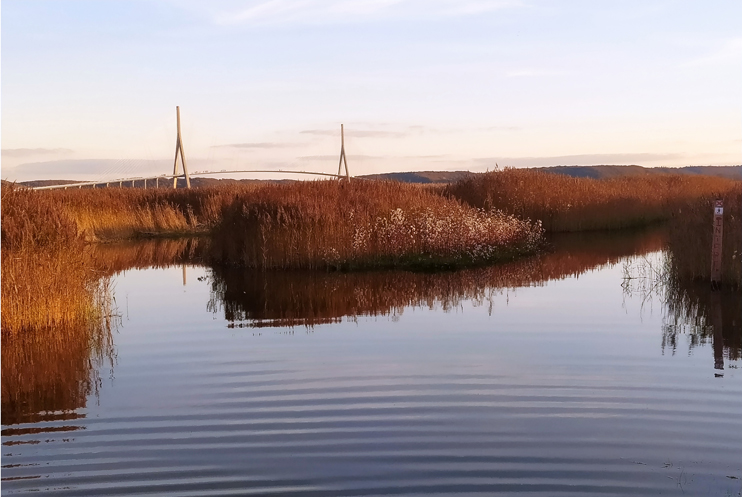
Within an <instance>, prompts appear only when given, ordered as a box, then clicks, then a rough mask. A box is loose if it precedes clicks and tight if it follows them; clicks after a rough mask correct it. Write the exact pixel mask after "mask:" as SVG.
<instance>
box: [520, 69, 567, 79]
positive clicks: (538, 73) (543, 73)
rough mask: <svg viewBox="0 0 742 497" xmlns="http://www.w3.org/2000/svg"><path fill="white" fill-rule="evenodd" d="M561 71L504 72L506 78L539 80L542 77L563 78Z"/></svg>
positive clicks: (522, 70)
mask: <svg viewBox="0 0 742 497" xmlns="http://www.w3.org/2000/svg"><path fill="white" fill-rule="evenodd" d="M563 75H564V72H563V71H550V70H548V69H534V68H522V69H511V70H510V71H506V72H505V77H508V78H539V77H544V76H563Z"/></svg>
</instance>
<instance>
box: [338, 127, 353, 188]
mask: <svg viewBox="0 0 742 497" xmlns="http://www.w3.org/2000/svg"><path fill="white" fill-rule="evenodd" d="M343 163H345V178H346V179H347V180H348V181H350V173H349V172H348V159H347V158H346V157H345V132H344V131H343V125H342V124H341V125H340V164H338V178H339V177H340V172H341V171H342V168H343Z"/></svg>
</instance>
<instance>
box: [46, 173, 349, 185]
mask: <svg viewBox="0 0 742 497" xmlns="http://www.w3.org/2000/svg"><path fill="white" fill-rule="evenodd" d="M235 173H280V174H308V175H313V176H329V177H331V178H339V179H342V178H347V179H350V178H353V176H346V175H343V174H332V173H315V172H312V171H284V170H282V169H278V170H275V169H249V170H248V169H245V170H240V171H200V172H197V173H193V174H192V175H189V177H191V178H194V177H195V178H197V177H199V176H207V175H215V174H235ZM173 178H185V176H183V175H182V174H178V175H174V174H162V175H159V176H139V177H136V178H120V179H112V180H108V181H83V182H80V183H68V184H66V185H50V186H37V187H34V188H33V190H60V189H65V190H66V189H67V188H82V187H83V186H92V187H93V188H95V187H96V186H98V185H105V187H110V186H111V185H112V184H116V183H118V184H119V187H122V186H123V184H124V183H128V182H131V184H132V186H133V185H134V182H135V181H144V182H145V183H144V187H145V188H146V187H147V183H146V182H147V180H155V184H159V180H172V179H173Z"/></svg>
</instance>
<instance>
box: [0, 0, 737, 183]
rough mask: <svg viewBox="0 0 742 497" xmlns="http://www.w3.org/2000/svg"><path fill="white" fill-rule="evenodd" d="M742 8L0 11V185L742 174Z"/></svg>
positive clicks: (465, 3) (312, 0)
mask: <svg viewBox="0 0 742 497" xmlns="http://www.w3.org/2000/svg"><path fill="white" fill-rule="evenodd" d="M741 20H742V2H739V1H738V0H726V1H713V0H710V1H703V2H701V1H693V2H689V1H686V2H683V1H660V0H643V1H621V2H617V1H612V2H608V1H598V0H594V1H544V0H532V1H529V0H523V1H516V0H513V1H507V0H504V1H497V0H459V1H452V0H427V1H422V0H357V1H352V0H268V1H265V0H255V1H237V0H223V1H210V2H206V1H203V2H201V1H195V0H185V1H175V0H172V1H165V0H160V1H158V0H141V1H65V0H51V1H34V0H5V1H4V2H2V150H3V155H2V177H3V178H4V179H18V180H26V179H32V178H40V177H55V178H70V179H79V178H89V179H103V178H112V177H119V176H122V175H128V174H137V173H144V172H148V173H150V172H153V173H157V172H163V173H164V172H167V170H168V169H172V158H171V157H172V154H173V151H174V145H175V143H174V142H175V106H176V105H180V106H181V113H182V117H183V134H184V142H185V147H186V154H187V157H188V159H189V162H190V168H191V170H201V169H207V168H208V169H218V170H221V169H238V168H261V169H262V168H266V169H278V168H283V169H292V168H293V169H310V170H316V171H326V172H334V171H335V170H336V168H337V154H338V152H339V136H338V135H339V125H340V123H341V122H342V123H345V126H346V131H347V136H346V141H347V152H348V159H349V165H350V168H351V173H352V174H368V173H374V172H386V171H400V170H459V169H469V170H474V171H480V170H486V169H487V168H492V167H494V165H495V163H498V164H499V165H500V166H508V165H510V166H516V167H522V166H533V165H556V164H640V165H645V166H660V165H662V166H683V165H700V164H739V163H742V28H740V21H741Z"/></svg>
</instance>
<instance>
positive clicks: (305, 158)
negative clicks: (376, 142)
mask: <svg viewBox="0 0 742 497" xmlns="http://www.w3.org/2000/svg"><path fill="white" fill-rule="evenodd" d="M383 158H384V157H383V156H379V155H360V154H359V155H351V154H348V160H349V161H353V160H358V161H365V160H379V159H383ZM297 159H299V160H302V161H327V160H333V161H337V160H338V159H340V155H339V154H338V155H305V156H303V157H297Z"/></svg>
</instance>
